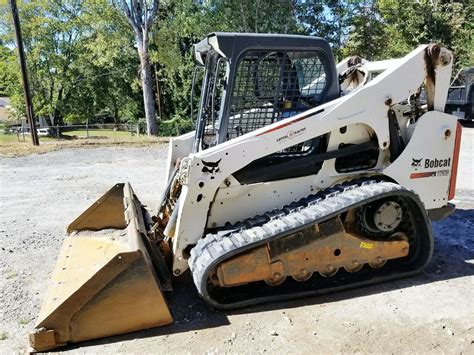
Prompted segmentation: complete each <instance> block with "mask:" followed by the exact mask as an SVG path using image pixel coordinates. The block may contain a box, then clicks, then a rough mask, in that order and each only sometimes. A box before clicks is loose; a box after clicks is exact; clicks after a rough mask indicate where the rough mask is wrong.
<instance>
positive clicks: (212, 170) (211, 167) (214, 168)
mask: <svg viewBox="0 0 474 355" xmlns="http://www.w3.org/2000/svg"><path fill="white" fill-rule="evenodd" d="M221 160H222V159H219V160H218V161H216V162H212V161H204V160H203V161H202V164H203V165H204V166H203V167H202V170H201V171H202V172H203V173H207V174H211V179H214V177H215V176H216V174H217V173H218V172H219V171H221V170H220V168H219V163H220V162H221Z"/></svg>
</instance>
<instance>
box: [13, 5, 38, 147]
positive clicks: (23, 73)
mask: <svg viewBox="0 0 474 355" xmlns="http://www.w3.org/2000/svg"><path fill="white" fill-rule="evenodd" d="M9 3H10V8H11V10H12V17H13V26H14V27H15V35H16V44H17V47H18V56H19V58H20V67H21V77H22V79H23V91H24V93H25V106H26V117H27V119H28V123H29V125H30V133H31V139H32V141H33V145H39V139H38V132H37V131H36V122H35V115H34V112H33V104H32V102H31V93H30V83H29V81H28V72H27V71H26V60H25V52H24V51H23V40H22V37H21V28H20V19H19V18H18V8H17V6H16V0H9Z"/></svg>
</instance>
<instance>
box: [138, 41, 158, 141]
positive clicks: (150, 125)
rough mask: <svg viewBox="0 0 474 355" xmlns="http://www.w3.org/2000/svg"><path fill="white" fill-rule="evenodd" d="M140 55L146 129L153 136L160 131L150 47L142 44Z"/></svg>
mask: <svg viewBox="0 0 474 355" xmlns="http://www.w3.org/2000/svg"><path fill="white" fill-rule="evenodd" d="M139 55H140V73H141V79H142V88H143V103H144V106H145V118H146V129H147V134H148V135H149V136H151V135H156V134H157V133H158V127H157V125H156V110H155V102H154V101H155V100H154V98H153V76H152V75H153V74H152V71H151V65H150V59H149V58H148V48H147V47H145V46H142V49H141V50H140V49H139Z"/></svg>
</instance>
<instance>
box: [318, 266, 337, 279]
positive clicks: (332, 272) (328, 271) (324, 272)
mask: <svg viewBox="0 0 474 355" xmlns="http://www.w3.org/2000/svg"><path fill="white" fill-rule="evenodd" d="M338 270H339V268H335V267H334V266H332V265H328V267H327V268H326V270H321V271H319V275H321V276H322V277H332V276H334V275H336V274H337V272H338Z"/></svg>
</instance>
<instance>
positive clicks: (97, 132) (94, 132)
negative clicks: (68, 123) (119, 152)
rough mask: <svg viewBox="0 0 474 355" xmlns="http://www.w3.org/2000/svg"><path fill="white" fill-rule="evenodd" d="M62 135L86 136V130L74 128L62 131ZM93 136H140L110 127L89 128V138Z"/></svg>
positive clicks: (137, 137)
mask: <svg viewBox="0 0 474 355" xmlns="http://www.w3.org/2000/svg"><path fill="white" fill-rule="evenodd" d="M62 135H64V136H70V137H74V136H76V137H81V138H85V137H87V131H86V130H83V129H81V130H76V131H67V132H63V133H62ZM94 137H105V138H122V139H123V138H136V139H139V138H140V136H137V135H136V134H134V135H133V137H132V134H131V133H130V132H125V131H114V130H112V129H90V130H89V138H94Z"/></svg>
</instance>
